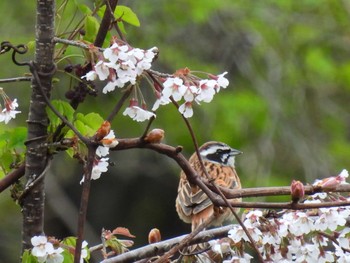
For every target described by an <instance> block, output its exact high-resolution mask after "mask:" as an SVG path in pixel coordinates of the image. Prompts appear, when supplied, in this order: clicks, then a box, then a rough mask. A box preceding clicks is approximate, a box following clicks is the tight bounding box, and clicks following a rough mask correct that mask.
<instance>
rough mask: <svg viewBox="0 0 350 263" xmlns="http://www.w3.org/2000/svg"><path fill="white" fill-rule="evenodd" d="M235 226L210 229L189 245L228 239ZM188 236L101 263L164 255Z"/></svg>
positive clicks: (136, 250) (141, 248)
mask: <svg viewBox="0 0 350 263" xmlns="http://www.w3.org/2000/svg"><path fill="white" fill-rule="evenodd" d="M233 226H234V225H228V226H224V227H219V228H215V229H210V230H206V231H202V232H201V233H199V234H198V235H197V236H196V237H194V238H192V239H191V240H190V241H189V242H188V243H187V245H193V244H198V243H203V242H207V241H209V240H212V239H216V238H223V237H227V233H228V231H230V230H231V229H232V227H233ZM186 237H188V235H187V234H186V235H182V236H179V237H175V238H172V239H168V240H164V241H161V242H158V243H154V244H150V245H147V246H144V247H140V248H137V249H134V250H131V251H129V252H126V253H124V254H121V255H118V256H115V257H112V258H109V259H105V260H103V261H102V262H101V263H117V262H135V261H136V260H141V259H145V258H150V257H153V256H156V255H160V254H163V253H164V252H166V251H168V250H170V249H171V248H172V247H174V246H175V245H177V244H179V243H181V242H182V241H183V240H184V239H185V238H186Z"/></svg>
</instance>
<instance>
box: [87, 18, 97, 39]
mask: <svg viewBox="0 0 350 263" xmlns="http://www.w3.org/2000/svg"><path fill="white" fill-rule="evenodd" d="M84 28H85V35H84V40H86V41H89V42H93V41H94V39H95V37H96V34H97V31H98V29H99V28H100V23H99V22H98V20H97V18H96V17H93V16H86V18H85V26H84Z"/></svg>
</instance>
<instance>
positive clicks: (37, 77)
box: [30, 62, 89, 144]
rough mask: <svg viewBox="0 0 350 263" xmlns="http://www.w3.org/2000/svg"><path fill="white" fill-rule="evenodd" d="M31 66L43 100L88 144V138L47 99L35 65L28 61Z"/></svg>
mask: <svg viewBox="0 0 350 263" xmlns="http://www.w3.org/2000/svg"><path fill="white" fill-rule="evenodd" d="M30 64H31V66H30V70H31V72H32V74H33V77H34V78H35V80H36V82H37V84H38V87H39V90H40V92H41V95H42V96H43V98H44V100H45V103H46V105H47V106H48V107H49V108H50V109H51V110H52V112H53V113H55V115H56V116H57V117H58V118H59V119H60V120H61V121H62V122H63V123H64V124H66V125H67V126H68V127H69V128H70V129H71V130H72V131H73V132H74V133H75V134H76V135H77V136H78V137H79V139H80V140H81V141H82V142H84V143H85V144H88V143H89V140H88V139H87V138H85V137H84V136H83V135H82V134H81V133H80V132H79V131H78V130H77V129H76V128H75V127H74V125H73V124H72V123H70V122H69V121H68V120H67V119H66V118H65V117H64V116H63V115H62V114H61V113H60V112H59V111H58V110H57V109H56V108H55V107H54V106H53V105H52V103H51V101H50V100H49V98H48V97H47V95H46V93H45V91H44V89H43V87H42V85H41V82H40V78H39V74H38V72H37V70H36V68H35V65H34V63H33V62H31V63H30Z"/></svg>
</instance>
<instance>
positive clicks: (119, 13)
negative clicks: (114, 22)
mask: <svg viewBox="0 0 350 263" xmlns="http://www.w3.org/2000/svg"><path fill="white" fill-rule="evenodd" d="M114 16H115V17H116V19H120V20H122V21H124V22H126V23H128V24H130V25H132V26H137V27H139V26H140V20H139V19H138V17H137V15H136V14H135V13H134V12H133V11H132V10H131V9H130V8H129V7H127V6H124V5H118V6H117V8H116V9H115V11H114Z"/></svg>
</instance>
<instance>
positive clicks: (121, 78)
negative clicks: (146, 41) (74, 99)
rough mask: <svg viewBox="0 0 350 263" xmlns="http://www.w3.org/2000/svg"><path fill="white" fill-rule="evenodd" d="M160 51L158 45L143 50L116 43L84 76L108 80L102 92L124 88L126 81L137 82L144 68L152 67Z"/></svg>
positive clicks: (89, 78) (105, 51)
mask: <svg viewBox="0 0 350 263" xmlns="http://www.w3.org/2000/svg"><path fill="white" fill-rule="evenodd" d="M157 53H158V49H157V48H156V47H154V48H151V49H148V50H143V49H139V48H132V47H130V46H129V45H125V44H123V45H120V44H118V43H114V44H113V45H112V46H111V47H109V48H106V49H105V50H104V51H103V58H102V59H101V60H99V61H98V62H97V63H96V65H94V67H93V70H92V71H90V72H88V73H87V74H86V75H85V76H83V77H82V78H86V79H87V80H95V79H96V78H99V79H100V80H108V82H107V85H106V86H105V87H104V88H103V90H102V92H103V93H107V92H111V91H113V90H114V89H115V88H116V87H117V88H122V87H124V86H125V84H126V83H128V82H129V83H130V84H133V85H134V84H135V83H136V79H137V77H138V76H140V75H141V74H142V73H143V71H144V70H147V69H150V68H151V63H152V61H153V59H154V57H155V55H156V54H157Z"/></svg>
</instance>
